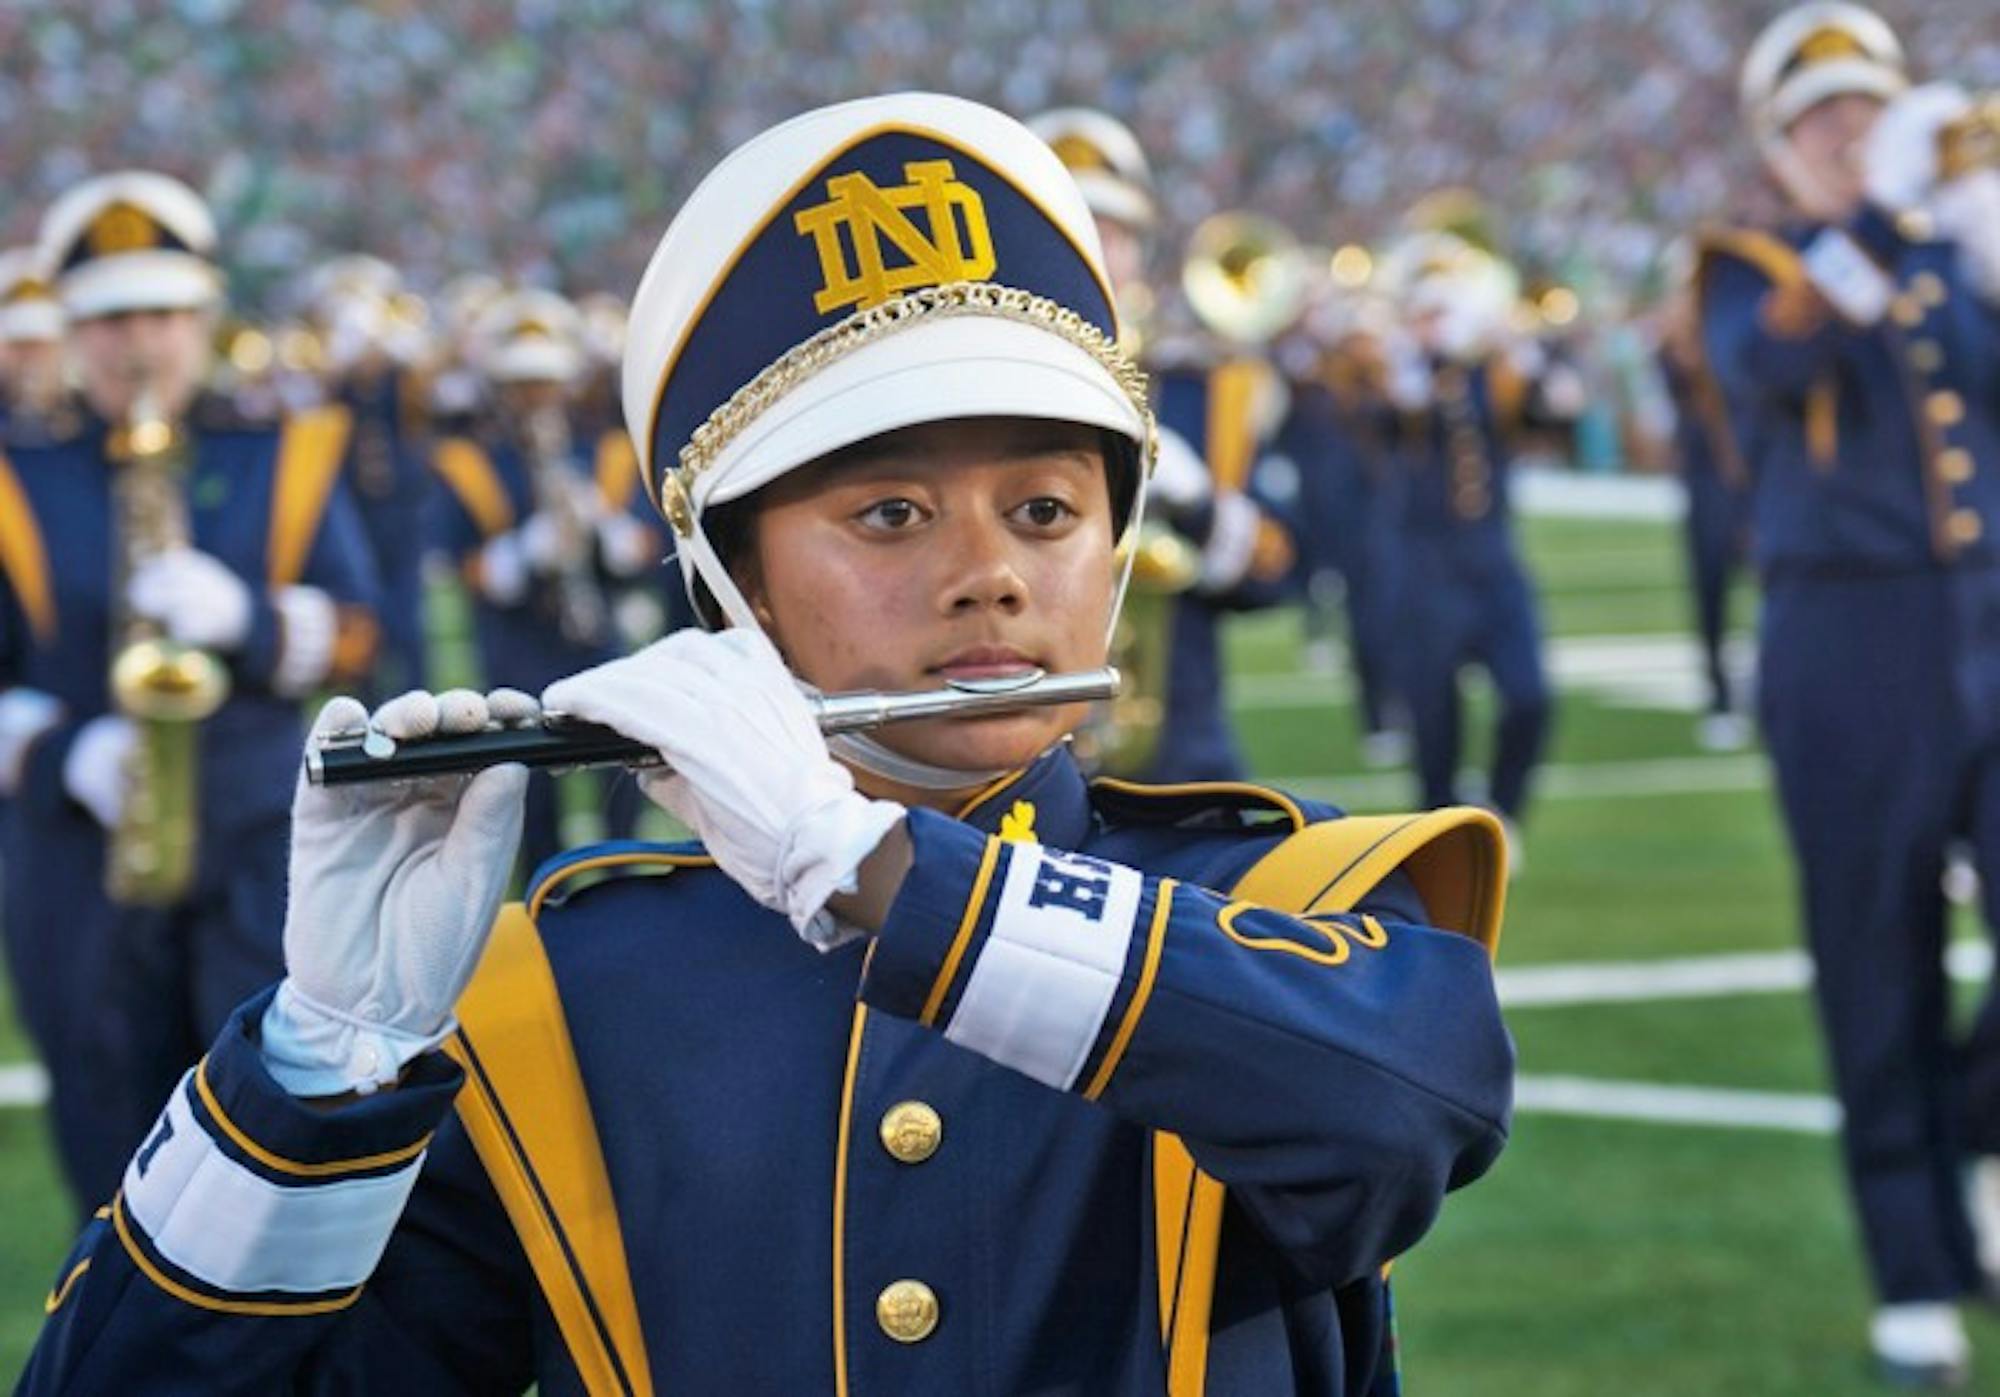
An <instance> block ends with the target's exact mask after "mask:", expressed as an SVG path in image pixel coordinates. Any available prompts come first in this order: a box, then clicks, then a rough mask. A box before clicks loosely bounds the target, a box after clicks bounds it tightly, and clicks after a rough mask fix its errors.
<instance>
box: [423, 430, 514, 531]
mask: <svg viewBox="0 0 2000 1397" xmlns="http://www.w3.org/2000/svg"><path fill="white" fill-rule="evenodd" d="M432 465H433V466H435V467H436V469H437V473H438V474H439V475H441V476H443V477H444V483H445V484H446V485H447V486H449V487H450V488H451V492H452V494H454V495H456V496H458V502H459V503H460V504H462V505H464V506H465V512H466V513H467V514H470V515H471V516H472V522H473V523H474V524H477V525H478V526H479V532H480V533H481V534H483V535H484V536H486V537H487V538H492V537H493V536H494V535H495V534H503V533H505V532H507V530H508V529H509V528H510V527H512V526H513V523H514V506H513V503H512V502H511V501H509V500H508V498H507V488H506V487H505V486H504V485H502V484H501V483H500V473H499V472H498V471H496V470H494V469H493V460H492V458H491V457H490V456H488V455H487V454H486V453H485V452H484V451H481V450H480V449H479V448H478V447H477V446H475V445H473V443H471V442H469V441H467V440H466V439H465V438H464V437H447V438H445V439H444V440H443V441H441V442H439V443H438V447H437V455H436V456H435V457H434V458H433V459H432Z"/></svg>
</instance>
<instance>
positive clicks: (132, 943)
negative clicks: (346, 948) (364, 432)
mask: <svg viewBox="0 0 2000 1397" xmlns="http://www.w3.org/2000/svg"><path fill="white" fill-rule="evenodd" d="M74 421H75V425H74V429H73V432H72V433H71V434H70V435H67V436H65V437H63V438H61V439H59V440H43V441H41V442H39V444H36V445H16V446H13V447H10V448H9V449H8V451H7V452H6V454H5V455H4V456H0V492H4V494H5V496H6V500H5V507H4V508H0V683H4V684H6V685H21V686H24V687H26V688H31V689H37V690H40V691H42V692H44V693H48V694H51V695H53V696H54V697H55V698H57V699H58V700H60V701H61V703H62V705H63V707H64V710H65V717H64V720H63V722H62V723H61V724H60V725H59V726H57V727H56V728H54V729H53V730H52V731H50V732H49V733H47V734H46V735H45V736H43V737H42V738H41V739H39V740H38V741H37V742H36V743H35V744H34V746H33V747H32V748H31V749H30V751H29V754H28V759H27V762H26V765H25V768H24V772H23V777H22V782H21V786H20V789H19V791H18V792H17V793H16V797H15V799H13V800H11V801H9V802H7V804H6V806H5V809H4V816H0V818H4V822H5V823H4V831H5V861H6V865H7V867H8V869H9V870H11V871H13V873H14V876H10V877H9V878H8V879H7V888H6V913H5V926H6V929H7V944H8V952H9V957H8V958H9V963H10V968H11V970H12V972H13V975H14V983H15V986H16V990H17V994H16V1002H17V1003H18V1004H20V1005H21V1006H22V1009H23V1012H24V1014H25V1015H26V1017H27V1021H28V1027H29V1031H30V1033H31V1035H32V1036H33V1038H34V1040H35V1043H36V1046H37V1048H38V1049H39V1050H40V1053H41V1056H42V1060H43V1061H44V1062H45V1063H47V1064H49V1067H50V1071H51V1073H52V1075H53V1078H54V1101H53V1109H54V1120H55V1127H56V1138H57V1146H58V1153H59V1156H60V1158H61V1162H62V1165H63V1172H64V1176H65V1179H66V1181H67V1182H68V1183H69V1185H70V1187H71V1189H72V1191H73V1192H74V1193H75V1195H76V1196H77V1197H78V1198H79V1199H82V1200H97V1199H102V1198H103V1197H105V1196H107V1194H108V1190H109V1189H110V1188H111V1187H113V1186H114V1185H115V1183H116V1181H117V1178H118V1173H119V1170H120V1169H122V1167H123V1160H124V1157H125V1156H126V1155H127V1154H129V1153H130V1151H131V1149H132V1147H133V1144H134V1142H135V1141H136V1140H137V1139H138V1138H139V1134H140V1133H141V1132H142V1131H143V1130H144V1128H145V1126H146V1123H147V1121H148V1120H149V1119H150V1118H151V1116H152V1114H153V1111H154V1109H155V1105H156V1099H157V1095H158V1091H159V1089H160V1087H161V1085H162V1083H163V1081H171V1080H172V1079H173V1078H174V1077H175V1076H177V1075H178V1073H179V1071H180V1069H181V1068H182V1067H184V1066H185V1065H186V1064H187V1063H188V1062H189V1061H191V1060H192V1059H193V1057H194V1056H195V1054H197V1053H198V1052H199V1051H200V1049H201V1046H202V1044H203V1043H205V1042H207V1041H208V1039H209V1038H211V1037H212V1036H213V1034H214V1032H215V1030H216V1028H217V1026H218V1025H219V1024H221V1022H222V1021H223V1019H224V1018H225V1017H226V1016H227V1015H228V1013H229V1011H230V1009H231V1008H232V1007H233V1006H234V1005H235V1004H237V1003H238V1002H240V1001H241V1000H242V998H243V997H244V996H245V995H246V994H248V993H250V992H251V991H252V990H254V989H255V988H256V987H257V986H259V985H261V984H264V983H266V982H268V981H269V980H270V979H271V978H272V977H273V976H275V975H277V974H278V973H279V972H280V971H281V970H282V968H283V961H282V958H281V956H280V952H279V945H278V930H279V926H280V923H281V922H282V920H283V910H284V868H285V844H286V838H285V819H286V809H287V806H288V803H289V801H290V798H291V790H292V783H293V779H294V777H295V775H296V773H297V769H298V751H299V744H300V742H301V741H302V740H303V736H304V726H303V724H302V722H301V719H300V715H299V708H298V696H297V695H296V694H292V695H287V694H283V693H280V692H278V691H276V690H274V689H273V687H272V684H273V681H274V679H275V677H276V675H277V671H278V668H279V665H280V663H281V659H282V656H283V652H284V645H285V637H284V633H283V624H282V621H281V613H280V611H279V610H278V608H277V607H276V606H274V605H273V604H272V602H271V600H270V598H271V596H272V595H273V594H274V593H275V592H276V591H277V590H278V589H280V588H282V587H288V586H294V585H299V586H306V587H312V588H317V589H318V590H319V591H321V592H323V593H325V594H326V595H327V596H328V597H330V598H331V599H333V601H334V602H335V604H336V608H337V616H338V635H337V637H336V639H335V643H334V646H335V648H334V655H333V668H332V670H331V672H330V673H329V674H328V676H327V678H328V681H329V682H332V683H336V684H337V683H350V682H353V681H354V680H355V679H357V678H359V677H360V676H361V675H363V674H365V673H366V672H367V670H368V669H369V667H370V666H371V665H372V663H373V658H374V648H375V636H376V627H375V620H374V604H375V581H374V574H373V570H372V567H371V563H370V559H369V553H368V546H367V541H366V539H365V537H364V536H363V534H362V531H361V525H360V521H359V518H358V517H357V514H356V512H355V508H354V504H353V502H352V501H351V500H350V499H348V498H347V496H346V494H345V492H344V491H343V489H342V488H341V487H340V485H339V478H338V477H339V466H340V452H341V446H342V443H343V442H344V441H345V437H346V431H347V422H346V418H345V415H344V414H343V413H341V412H340V411H338V410H337V409H331V410H322V411H319V412H314V413H308V414H304V415H302V416H299V417H296V418H293V419H291V420H289V421H285V422H282V423H281V422H277V421H270V420H246V419H244V418H242V417H241V416H240V415H239V414H238V413H237V411H236V410H235V409H234V408H233V407H232V406H230V405H229V404H227V403H224V402H222V401H221V400H219V399H215V398H205V399H202V400H199V401H198V402H197V403H196V405H195V407H194V408H193V409H192V411H191V412H190V415H189V418H188V423H187V426H188V437H189V441H190V445H191V452H192V459H191V464H190V467H189V473H188V476H187V479H186V485H185V493H186V497H187V500H188V504H189V513H190V515H191V518H192V522H193V531H194V539H193V541H194V544H195V546H196V547H198V548H200V549H201V550H203V551H204V552H207V553H210V554H212V555H214V556H215V557H217V558H220V559H221V560H222V561H223V562H224V563H226V564H227V565H228V566H229V567H230V569H231V570H232V571H234V572H235V573H236V574H237V575H238V576H239V577H240V578H242V579H243V580H244V581H246V582H248V583H249V584H250V586H251V592H252V597H253V603H252V620H251V627H250V632H249V635H248V638H247V639H246V640H245V642H244V644H243V646H242V647H241V649H240V651H239V652H238V653H236V654H235V655H233V656H231V657H230V669H231V671H232V674H233V679H234V687H233V696H232V697H231V698H230V700H229V701H228V702H227V703H226V704H225V705H224V706H223V707H222V708H221V710H220V711H218V712H217V713H216V714H215V715H214V716H213V717H212V718H210V719H208V720H207V721H206V722H205V723H203V725H202V728H201V733H200V751H201V758H200V765H201V770H202V773H203V789H204V790H205V792H206V794H205V796H204V798H203V801H202V806H201V812H200V814H201V822H200V848H201V850H202V863H201V868H200V871H199V873H198V876H197V879H196V884H195V887H194V889H193V891H192V893H191V895H190V896H189V897H188V898H187V899H186V900H185V901H183V902H181V903H178V904H176V905H174V906H171V907H167V908H151V909H141V908H132V907H118V906H115V905H113V904H112V903H111V902H110V901H109V900H108V899H107V898H106V897H105V895H104V893H103V892H102V885H103V874H102V869H103V865H104V859H105V849H104V846H105V840H104V832H103V830H102V829H101V828H100V827H99V826H98V824H97V822H96V820H95V819H93V818H92V816H91V815H90V814H88V813H87V812H86V811H85V809H84V808H83V807H82V806H81V805H79V804H77V803H76V802H75V801H74V800H73V799H72V798H71V797H70V796H69V794H68V793H67V792H66V790H65V788H64V784H63V776H62V772H63V765H64V759H65V756H66V755H67V753H68V750H69V745H70V740H71V739H72V738H73V737H74V736H75V734H76V733H77V732H78V731H79V730H80V729H81V728H82V727H83V726H84V724H85V723H87V722H88V721H89V720H90V719H92V718H93V717H96V716H98V715H101V714H104V713H106V712H108V711H110V696H109V694H108V692H107V656H108V655H109V654H110V651H111V635H110V629H109V628H110V624H111V609H112V598H111V591H112V577H111V561H110V560H112V559H113V558H115V557H116V555H117V549H116V547H115V541H114V539H113V538H112V530H113V513H112V501H111V493H112V483H111V482H112V475H113V472H114V471H115V470H116V469H117V467H116V466H115V465H114V464H113V463H112V462H111V461H110V460H109V459H108V458H107V455H106V437H107V433H108V428H107V427H106V425H105V424H104V423H103V422H102V421H100V420H98V419H96V418H95V417H94V416H92V415H91V414H90V413H89V412H88V411H87V410H85V409H82V408H81V407H79V408H77V409H76V410H75V413H74ZM149 1098H153V1099H152V1100H149Z"/></svg>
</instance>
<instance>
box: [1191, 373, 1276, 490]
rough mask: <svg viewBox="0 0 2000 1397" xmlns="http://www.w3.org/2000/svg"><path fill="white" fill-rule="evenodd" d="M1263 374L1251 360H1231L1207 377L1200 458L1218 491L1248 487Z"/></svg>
mask: <svg viewBox="0 0 2000 1397" xmlns="http://www.w3.org/2000/svg"><path fill="white" fill-rule="evenodd" d="M1263 372H1264V370H1263V365H1262V364H1260V363H1258V362H1257V361H1256V360H1255V359H1232V360H1230V361H1229V362H1228V363H1226V364H1221V365H1218V366H1217V367H1216V368H1215V369H1214V370H1213V371H1212V372H1211V373H1210V374H1209V376H1208V412H1207V414H1206V416H1207V423H1206V425H1207V428H1208V430H1207V432H1206V433H1205V435H1204V437H1203V454H1204V455H1205V456H1206V457H1207V460H1208V471H1209V474H1210V475H1211V476H1213V477H1214V479H1215V488H1216V489H1217V490H1218V491H1231V492H1235V491H1240V490H1242V489H1243V488H1244V486H1245V485H1247V484H1248V483H1249V480H1250V463H1251V461H1253V460H1254V459H1255V458H1256V455H1257V443H1256V441H1255V439H1254V435H1255V427H1254V423H1255V415H1256V407H1257V393H1258V390H1259V387H1260V386H1261V381H1262V378H1263Z"/></svg>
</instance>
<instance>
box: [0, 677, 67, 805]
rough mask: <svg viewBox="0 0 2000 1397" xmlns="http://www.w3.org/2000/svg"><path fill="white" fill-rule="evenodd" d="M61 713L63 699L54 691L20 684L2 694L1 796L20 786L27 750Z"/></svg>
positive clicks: (58, 719) (0, 721)
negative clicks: (53, 692)
mask: <svg viewBox="0 0 2000 1397" xmlns="http://www.w3.org/2000/svg"><path fill="white" fill-rule="evenodd" d="M62 716H63V706H62V700H60V699H58V698H57V697H56V696H55V695H54V694H45V693H43V692H42V691H41V690H40V689H28V688H22V687H20V686H18V685H17V686H15V687H14V688H11V689H9V690H7V691H6V692H5V693H0V796H11V795H13V794H14V792H16V791H18V790H20V789H21V773H22V772H23V771H24V770H25V769H26V767H27V765H28V749H29V748H30V747H33V746H34V745H35V742H36V740H37V739H38V738H40V737H41V736H42V734H43V733H45V732H47V731H48V730H49V729H50V728H52V727H54V726H55V725H56V724H57V723H60V722H61V721H62Z"/></svg>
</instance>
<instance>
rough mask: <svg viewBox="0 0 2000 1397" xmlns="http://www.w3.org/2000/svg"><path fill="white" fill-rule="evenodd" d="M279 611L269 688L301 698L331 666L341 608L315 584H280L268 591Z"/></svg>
mask: <svg viewBox="0 0 2000 1397" xmlns="http://www.w3.org/2000/svg"><path fill="white" fill-rule="evenodd" d="M271 605H272V606H273V607H274V608H276V610H277V613H278V664H277V668H276V669H275V670H274V671H273V672H272V674H271V687H272V689H274V690H276V691H277V692H278V693H280V694H283V695H284V696H285V697H286V698H301V697H303V696H305V695H306V694H309V693H311V692H312V691H313V690H314V689H315V688H317V687H318V686H319V682H320V681H321V680H322V679H324V678H326V676H327V674H328V673H329V672H330V671H331V670H332V669H333V651H334V646H335V644H336V643H337V642H338V641H339V639H340V610H339V608H338V607H336V606H335V605H334V602H333V598H332V597H330V596H328V595H327V594H326V593H325V592H322V591H321V590H320V589H319V588H317V587H280V588H278V589H277V590H276V591H274V592H272V593H271Z"/></svg>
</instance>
